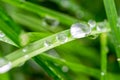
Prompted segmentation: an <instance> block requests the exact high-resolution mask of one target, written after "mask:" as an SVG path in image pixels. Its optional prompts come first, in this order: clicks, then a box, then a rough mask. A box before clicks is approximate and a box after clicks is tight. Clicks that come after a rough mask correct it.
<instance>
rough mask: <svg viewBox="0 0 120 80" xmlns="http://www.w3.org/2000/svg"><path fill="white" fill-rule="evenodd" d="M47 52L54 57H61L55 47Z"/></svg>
mask: <svg viewBox="0 0 120 80" xmlns="http://www.w3.org/2000/svg"><path fill="white" fill-rule="evenodd" d="M47 53H48V54H49V55H51V56H54V57H58V58H59V57H60V55H59V54H58V53H57V52H56V51H55V50H54V49H51V50H48V51H47Z"/></svg>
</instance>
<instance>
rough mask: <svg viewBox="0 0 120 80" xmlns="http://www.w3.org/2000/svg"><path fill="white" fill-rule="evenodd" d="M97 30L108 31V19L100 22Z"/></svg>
mask: <svg viewBox="0 0 120 80" xmlns="http://www.w3.org/2000/svg"><path fill="white" fill-rule="evenodd" d="M97 31H102V32H106V31H107V26H106V21H104V22H101V23H98V25H97Z"/></svg>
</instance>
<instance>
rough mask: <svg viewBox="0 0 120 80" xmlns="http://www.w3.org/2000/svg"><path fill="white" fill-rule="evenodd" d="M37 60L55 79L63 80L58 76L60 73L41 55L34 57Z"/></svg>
mask: <svg viewBox="0 0 120 80" xmlns="http://www.w3.org/2000/svg"><path fill="white" fill-rule="evenodd" d="M33 59H34V60H35V62H37V63H38V64H39V65H40V66H41V67H42V68H43V69H44V70H45V71H46V72H47V73H48V75H49V76H51V77H52V78H54V80H61V78H60V77H59V76H58V75H59V74H57V73H56V71H55V70H54V69H53V68H52V67H51V66H50V65H49V64H48V63H47V61H45V60H44V59H42V58H41V57H40V56H36V57H34V58H33Z"/></svg>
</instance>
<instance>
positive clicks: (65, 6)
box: [60, 0, 70, 8]
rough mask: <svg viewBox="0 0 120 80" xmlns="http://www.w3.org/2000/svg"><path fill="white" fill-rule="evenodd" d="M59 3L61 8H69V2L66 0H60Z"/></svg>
mask: <svg viewBox="0 0 120 80" xmlns="http://www.w3.org/2000/svg"><path fill="white" fill-rule="evenodd" d="M60 4H61V6H62V7H63V8H69V7H70V2H69V1H68V0H61V1H60Z"/></svg>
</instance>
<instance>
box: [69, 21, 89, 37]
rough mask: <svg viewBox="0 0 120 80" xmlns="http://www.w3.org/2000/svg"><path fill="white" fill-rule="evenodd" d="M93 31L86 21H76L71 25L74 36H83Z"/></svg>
mask: <svg viewBox="0 0 120 80" xmlns="http://www.w3.org/2000/svg"><path fill="white" fill-rule="evenodd" d="M90 32H91V28H90V27H89V25H87V24H85V23H75V24H73V25H72V26H71V29H70V33H71V35H72V37H73V38H83V37H85V36H87V35H88V34H89V33H90Z"/></svg>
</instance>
